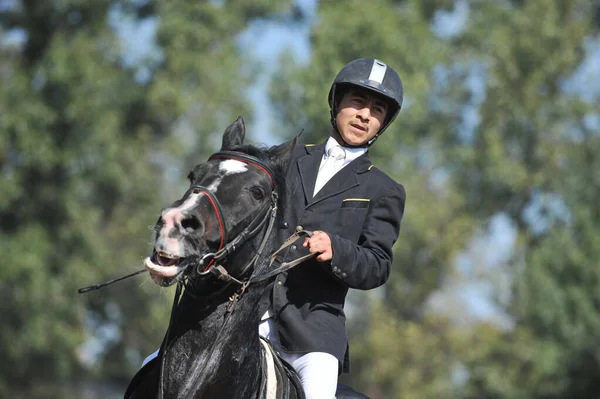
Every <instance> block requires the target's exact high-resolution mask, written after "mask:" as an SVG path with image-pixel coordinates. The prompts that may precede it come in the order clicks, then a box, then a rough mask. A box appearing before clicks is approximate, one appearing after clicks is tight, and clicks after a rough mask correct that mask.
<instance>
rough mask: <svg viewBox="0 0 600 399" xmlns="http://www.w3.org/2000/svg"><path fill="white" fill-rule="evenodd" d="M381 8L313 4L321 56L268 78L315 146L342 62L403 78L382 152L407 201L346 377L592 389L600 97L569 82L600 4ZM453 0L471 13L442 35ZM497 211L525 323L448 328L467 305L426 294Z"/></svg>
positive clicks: (467, 389)
mask: <svg viewBox="0 0 600 399" xmlns="http://www.w3.org/2000/svg"><path fill="white" fill-rule="evenodd" d="M376 4H377V7H365V6H364V4H363V3H362V2H358V1H356V2H354V1H348V2H344V4H343V5H341V4H340V3H339V2H333V1H321V2H319V12H318V16H317V18H316V21H315V24H314V26H313V28H312V31H311V43H312V45H313V48H312V58H311V60H310V63H309V64H308V65H307V66H306V67H301V68H298V67H296V68H294V67H293V65H291V63H289V60H288V61H285V60H284V62H288V64H286V68H284V71H285V73H282V74H280V76H279V77H278V78H277V79H276V80H275V82H274V84H273V87H272V96H273V98H274V99H275V103H276V104H278V107H279V108H278V112H279V113H280V114H282V115H284V116H285V118H286V121H287V123H288V124H289V125H291V126H293V128H292V129H290V130H291V131H296V130H298V129H299V128H305V129H306V130H307V134H306V140H307V141H309V142H314V141H320V140H322V139H324V138H325V137H326V136H327V135H328V133H329V131H330V124H329V115H328V106H327V91H328V90H329V87H330V85H331V81H332V79H333V77H334V76H335V73H336V72H337V71H338V70H339V69H340V68H341V67H342V66H343V65H344V64H345V63H346V62H348V61H349V60H351V59H354V58H358V57H376V58H380V59H381V60H383V61H384V62H386V63H388V64H389V65H391V66H393V67H394V68H395V69H396V70H397V71H399V73H400V75H401V77H402V78H403V82H404V86H405V92H406V96H405V107H404V109H403V110H402V111H401V112H400V115H399V117H398V119H397V121H396V122H395V123H394V125H392V127H391V128H390V129H388V131H386V133H385V134H384V135H383V137H382V138H381V139H380V140H379V141H378V142H377V143H376V144H375V145H374V147H373V148H372V150H371V154H372V158H373V159H374V163H375V164H376V165H377V166H379V167H381V168H382V169H384V170H386V171H387V172H389V173H390V174H391V175H392V176H393V177H395V178H397V180H399V181H400V182H402V183H404V184H405V186H406V188H407V193H408V200H407V208H406V214H405V218H404V222H403V228H402V231H401V234H400V240H399V242H398V243H397V244H396V247H395V263H394V270H393V272H392V273H393V274H392V277H391V278H390V281H389V282H388V283H387V284H386V286H385V287H384V288H383V289H382V290H381V291H379V292H377V293H376V294H375V295H373V296H370V295H359V296H358V297H357V298H355V299H354V300H353V302H352V305H353V306H354V307H355V308H356V309H355V311H354V312H352V315H353V316H352V317H351V318H350V327H351V329H350V332H351V341H352V342H353V343H354V345H353V346H352V349H353V351H352V355H353V359H354V366H355V367H354V368H353V370H354V371H353V373H352V375H351V376H350V377H347V378H349V380H350V381H352V383H353V384H354V386H356V387H358V388H361V389H362V390H363V391H364V392H367V391H368V392H370V393H371V394H372V395H373V397H375V398H388V397H389V398H391V397H394V398H395V397H398V398H400V397H401V398H407V397H408V398H429V397H469V398H471V397H472V398H567V397H574V398H591V397H597V396H598V395H600V387H599V386H598V383H597V382H596V381H598V379H597V378H596V376H597V375H598V368H599V367H600V362H599V361H598V350H597V349H596V348H597V346H598V342H599V340H598V332H597V331H598V328H597V327H598V323H599V320H600V314H599V313H598V310H597V309H598V305H599V302H598V283H599V278H598V271H597V267H596V265H597V262H596V259H597V255H598V251H599V250H600V246H599V244H598V238H597V237H600V231H598V228H597V227H596V226H597V225H598V221H599V219H598V216H599V215H598V211H597V207H595V206H594V205H593V204H594V202H595V197H596V194H597V192H598V172H597V171H598V170H600V169H599V168H598V156H597V155H596V154H597V153H598V149H599V148H598V137H599V134H598V133H599V127H598V123H597V118H598V113H597V112H598V109H599V108H598V104H599V102H598V97H597V94H596V97H594V96H591V97H590V96H588V98H587V99H584V98H583V97H582V96H581V95H580V92H578V91H577V90H574V89H573V87H572V77H573V76H577V74H579V73H580V69H579V68H580V67H581V65H582V62H584V57H585V55H586V51H585V49H586V43H588V42H589V41H593V40H594V38H596V43H597V38H598V27H599V24H598V20H597V15H599V14H598V13H599V9H598V5H597V2H594V1H585V0H580V1H578V0H571V1H569V0H542V1H538V2H518V1H514V2H496V1H482V2H468V3H467V2H462V3H461V2H453V1H452V2H450V1H427V2H421V1H410V0H405V1H395V2H392V1H378V2H376ZM459 7H467V8H468V10H467V12H468V14H467V18H466V19H465V20H464V24H463V26H462V27H460V29H457V30H456V31H455V32H450V33H448V34H443V33H441V31H440V29H439V28H440V19H439V17H440V16H441V14H440V12H441V11H445V12H447V11H452V10H454V9H455V8H459ZM584 90H585V88H584ZM469 115H470V116H471V117H469ZM472 115H476V116H477V118H476V119H473V118H472ZM594 121H596V122H594ZM498 215H503V217H505V218H507V220H508V221H509V224H510V226H512V227H511V228H514V229H515V232H516V237H517V240H516V245H515V248H513V251H512V253H511V254H510V256H509V261H508V262H507V264H506V265H504V264H502V265H500V266H499V267H501V268H502V269H501V270H500V271H499V272H500V273H501V274H504V275H505V276H508V278H509V281H512V295H511V298H510V301H509V302H508V304H506V302H504V303H500V304H499V305H501V306H502V307H501V309H502V311H504V312H506V315H507V316H508V317H509V319H510V320H512V321H513V322H514V324H515V327H514V328H510V329H508V330H505V329H504V328H499V327H497V326H494V325H486V324H482V325H478V324H472V325H470V327H469V328H464V326H463V325H461V324H459V325H456V323H449V324H445V323H447V322H448V321H450V319H456V317H459V316H460V315H461V314H464V313H466V312H467V309H463V308H460V307H457V308H456V309H454V310H453V312H451V313H445V314H442V315H441V316H440V315H439V312H434V313H432V309H431V307H430V306H429V301H428V300H429V299H430V298H431V295H432V294H433V293H435V292H436V291H437V290H439V289H440V288H441V287H443V285H444V283H445V282H446V281H447V280H448V279H452V278H453V275H454V274H455V272H456V271H455V269H454V266H455V265H456V261H457V255H464V254H465V252H466V250H467V248H468V246H469V245H471V243H472V241H471V239H472V237H476V236H477V235H479V234H483V233H482V232H485V231H486V230H487V228H488V225H489V223H490V221H491V220H492V219H493V218H494V217H496V216H498ZM490 283H491V284H492V285H493V284H494V283H496V281H494V280H491V281H490ZM372 298H376V299H375V300H374V302H375V303H376V305H371V304H370V299H372ZM379 298H381V299H382V301H380V300H379ZM373 306H375V308H374V307H373ZM374 309H375V310H374ZM434 310H435V309H434ZM432 314H436V315H437V316H435V317H434V318H433V319H432ZM434 320H435V321H434ZM440 323H442V325H445V326H446V328H442V329H440V328H439V325H440ZM467 326H469V325H467ZM415 331H417V333H415ZM402 341H405V342H404V344H405V345H406V347H401V345H402V344H403V342H402ZM439 356H446V357H444V358H443V361H437V360H436V359H439Z"/></svg>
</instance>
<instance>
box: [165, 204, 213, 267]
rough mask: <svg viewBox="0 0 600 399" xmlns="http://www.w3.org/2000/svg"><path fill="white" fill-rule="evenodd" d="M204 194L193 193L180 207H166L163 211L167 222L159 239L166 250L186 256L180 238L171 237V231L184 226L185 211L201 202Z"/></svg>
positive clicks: (172, 253) (176, 254)
mask: <svg viewBox="0 0 600 399" xmlns="http://www.w3.org/2000/svg"><path fill="white" fill-rule="evenodd" d="M202 196H204V194H203V193H191V194H190V195H189V196H188V197H187V199H186V200H185V202H184V203H182V204H181V205H179V206H178V207H176V208H169V209H165V210H164V211H163V214H162V219H163V220H164V222H165V224H164V225H163V227H162V229H161V231H160V235H159V239H160V241H161V242H160V244H161V246H162V247H164V249H163V250H164V251H165V252H168V253H169V254H171V255H175V256H179V257H183V256H185V254H184V248H183V246H182V245H181V243H180V241H179V238H171V237H169V233H170V232H171V230H172V229H182V228H183V227H182V226H181V222H182V221H183V219H184V218H185V216H184V212H185V211H187V210H189V209H191V208H193V207H195V206H196V205H197V204H198V203H199V202H200V199H201V197H202Z"/></svg>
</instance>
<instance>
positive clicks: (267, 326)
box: [258, 319, 338, 399]
mask: <svg viewBox="0 0 600 399" xmlns="http://www.w3.org/2000/svg"><path fill="white" fill-rule="evenodd" d="M258 331H259V334H260V335H262V336H263V337H265V338H267V339H268V340H269V341H271V343H272V344H273V346H274V347H275V349H279V342H278V341H277V337H276V335H275V334H274V331H275V330H274V325H273V321H272V320H270V319H266V320H262V322H261V323H260V325H259V329H258ZM281 357H282V358H283V359H284V360H285V361H287V362H288V363H289V364H290V365H291V366H292V367H293V368H294V370H296V373H298V376H299V377H300V380H301V381H302V388H304V393H305V394H306V399H334V398H335V391H336V388H337V380H338V360H337V359H336V358H335V356H333V355H330V354H329V353H324V352H310V353H300V354H298V353H294V354H285V353H281Z"/></svg>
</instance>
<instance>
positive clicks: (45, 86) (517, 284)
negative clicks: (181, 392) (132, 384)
mask: <svg viewBox="0 0 600 399" xmlns="http://www.w3.org/2000/svg"><path fill="white" fill-rule="evenodd" d="M269 24H276V25H278V26H284V27H285V29H287V30H288V31H293V32H296V33H298V34H299V35H300V34H302V33H305V34H306V35H305V36H306V37H305V38H306V39H307V42H308V44H309V48H310V51H309V53H307V54H305V55H304V57H303V58H302V57H301V59H299V57H298V56H297V55H295V54H293V52H292V51H289V52H287V53H284V54H283V56H282V57H281V58H278V59H276V60H275V61H273V60H270V59H267V58H266V57H264V56H263V55H262V53H260V51H259V50H260V49H261V48H262V49H264V48H268V47H269V46H275V45H276V44H277V43H278V39H281V38H279V37H276V35H270V36H269V35H266V33H264V32H268V31H269V29H268V28H269V26H271V25H269ZM599 28H600V4H598V2H597V1H594V0H539V1H537V2H522V1H491V0H490V1H479V2H467V1H451V0H427V1H419V0H402V1H400V0H398V1H392V0H380V1H374V2H371V3H369V5H367V4H366V3H365V2H362V1H358V0H356V1H355V0H349V1H345V2H339V1H333V0H321V1H307V0H303V1H300V0H298V1H291V0H288V1H285V0H281V1H269V0H260V1H251V0H248V1H246V0H243V1H235V2H233V1H204V2H186V1H182V0H173V1H169V2H158V1H142V0H121V1H108V0H87V1H77V0H63V1H44V2H41V1H28V0H12V1H8V0H5V1H0V81H1V84H0V179H1V182H0V183H1V184H0V187H1V192H2V195H0V249H1V250H2V253H3V255H4V259H5V264H4V265H3V266H2V267H1V268H0V317H1V319H2V322H3V323H2V327H0V353H2V354H3V359H2V362H0V397H11V398H109V397H122V393H123V390H124V388H125V386H126V384H127V383H128V381H129V379H130V378H131V376H132V375H133V373H134V372H135V370H136V369H137V368H139V365H140V363H141V361H142V359H143V357H144V356H145V355H147V354H149V353H150V352H152V351H154V350H155V349H156V348H157V347H158V346H159V344H160V341H161V339H162V336H163V334H164V331H165V329H166V325H167V322H168V311H169V307H170V304H171V297H170V296H169V295H165V294H164V291H162V290H159V289H158V288H157V287H155V286H154V285H153V283H151V282H149V281H148V279H147V277H138V278H136V279H132V281H124V282H122V283H119V284H118V285H114V286H111V287H107V288H104V289H103V290H100V291H96V292H94V293H92V294H87V295H85V296H80V295H77V293H76V290H77V288H79V287H82V286H85V285H89V284H92V283H95V282H100V281H104V280H107V279H110V278H113V277H115V276H118V275H121V274H124V273H127V272H130V271H134V270H136V269H137V268H139V267H140V263H141V259H142V258H143V257H144V256H145V255H147V253H148V251H150V250H151V248H150V244H149V242H150V240H151V238H150V237H151V235H150V230H149V226H151V225H153V223H154V222H155V219H156V216H157V213H158V211H159V210H160V208H162V207H163V206H165V205H166V204H167V203H169V202H171V201H172V199H173V196H174V195H178V194H177V193H178V192H181V191H182V190H183V189H184V187H185V186H186V179H185V176H186V175H187V171H188V170H189V169H190V168H191V167H192V166H193V165H194V164H195V163H197V162H199V161H203V160H204V159H206V156H207V155H208V154H210V153H211V152H212V151H214V150H215V149H216V148H217V146H218V145H219V140H220V136H221V133H222V131H223V129H224V128H225V127H226V126H227V125H228V124H229V123H230V122H231V121H233V120H234V119H235V118H236V117H237V116H238V115H243V116H244V118H245V119H246V121H247V122H248V124H249V135H250V138H251V139H254V140H255V141H271V142H272V143H276V142H281V141H284V140H287V139H289V138H291V137H292V136H293V135H294V134H295V133H296V132H297V131H298V130H300V129H305V134H304V136H303V140H304V141H305V142H319V141H321V140H324V139H325V137H326V136H327V135H328V133H329V130H330V124H329V113H328V106H327V92H328V90H329V87H330V85H331V82H332V80H333V78H334V76H335V74H336V73H337V71H338V70H339V69H340V68H341V67H342V66H343V65H344V64H346V63H347V62H348V61H350V60H351V59H354V58H359V57H376V58H379V59H381V60H383V61H384V62H386V63H388V64H389V65H391V66H392V67H394V68H395V69H396V70H397V71H398V72H399V74H400V76H401V77H402V79H403V82H404V86H405V92H406V96H405V105H404V107H403V110H402V111H401V113H400V115H399V117H398V119H397V121H396V122H395V123H394V124H393V125H392V126H391V127H390V128H389V129H388V130H387V131H386V133H385V134H384V135H383V136H382V137H381V138H380V139H379V140H378V141H377V143H376V144H375V145H374V146H373V147H372V149H371V154H372V158H373V160H374V163H375V164H376V165H377V166H378V167H380V168H382V169H384V170H385V171H386V172H388V173H389V174H390V175H391V176H393V177H394V178H396V179H397V180H398V181H400V182H402V183H403V184H404V185H405V187H406V189H407V193H408V201H407V208H406V214H405V218H404V221H403V226H402V232H401V235H400V239H399V240H398V242H397V244H396V246H395V262H394V268H393V274H392V276H391V278H390V281H389V282H388V283H387V284H386V285H385V286H384V287H382V288H380V289H377V290H374V291H371V292H355V293H353V294H352V296H351V297H350V301H349V304H348V306H347V308H348V309H347V310H348V315H349V321H348V324H349V330H350V339H351V355H352V373H351V374H350V375H345V376H343V379H344V380H345V381H346V382H348V383H350V384H351V385H352V386H353V387H354V388H356V389H358V390H361V391H363V392H365V393H367V394H368V395H370V396H371V397H373V398H374V399H378V398H403V399H404V398H414V399H420V398H489V399H492V398H493V399H496V398H498V399H501V398H502V399H504V398H506V399H509V398H511V399H512V398H523V399H525V398H540V399H542V398H544V399H554V398H556V399H558V398H586V399H592V398H598V397H600V383H598V381H599V380H598V378H597V376H598V375H599V374H600V352H599V350H598V347H599V346H600V313H599V312H598V309H599V307H600V269H599V268H598V261H597V259H598V258H599V257H600V228H599V227H598V225H600V223H599V222H600V211H599V209H600V208H599V207H598V206H596V205H594V203H595V199H596V195H597V194H599V191H600V174H599V173H600V172H599V171H600V164H599V163H600V160H599V157H598V155H597V154H598V151H599V150H600V115H599V111H598V110H599V109H600V107H599V105H600V33H599V30H600V29H599ZM256 31H258V32H259V34H258V35H254V36H252V35H250V36H249V35H248V32H255V33H256ZM261 31H262V32H263V33H264V34H263V35H262V36H261V35H260V32H261ZM257 38H258V39H257ZM260 38H262V39H264V41H263V40H261V39H260ZM301 40H304V39H303V38H302V37H300V36H298V37H297V38H296V39H295V41H296V42H297V41H301ZM279 45H281V44H279ZM266 75H268V76H269V77H268V78H266V79H265V76H266ZM265 81H266V83H268V84H269V86H268V94H269V96H268V97H267V98H264V97H263V98H262V99H261V101H260V102H257V100H256V97H253V96H252V95H251V93H252V90H255V89H256V86H257V82H259V83H261V82H262V84H263V85H264V84H265ZM265 110H270V112H267V114H266V115H267V118H270V119H269V120H268V121H267V122H266V123H263V124H262V125H261V124H260V123H259V121H257V120H256V119H257V118H255V117H253V116H254V115H262V118H263V119H264V115H265V114H264V112H265ZM265 126H266V127H267V129H266V130H267V132H265V131H264V130H265V128H264V127H265ZM251 127H255V128H256V129H255V130H251ZM259 128H260V129H259ZM259 130H260V131H259Z"/></svg>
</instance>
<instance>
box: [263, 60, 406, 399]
mask: <svg viewBox="0 0 600 399" xmlns="http://www.w3.org/2000/svg"><path fill="white" fill-rule="evenodd" d="M402 99H403V88H402V82H401V80H400V77H399V76H398V74H397V73H396V72H395V71H394V70H393V69H392V68H390V67H389V66H387V65H386V64H384V63H382V62H381V61H379V60H376V59H372V58H361V59H357V60H354V61H352V62H350V63H349V64H348V65H346V66H345V67H344V68H343V69H342V70H341V71H340V72H339V73H338V75H337V77H336V78H335V80H334V82H333V85H332V86H331V89H330V91H329V106H330V111H331V123H332V131H331V135H330V137H329V138H328V140H327V141H326V142H324V143H321V144H320V145H316V146H305V145H298V146H297V147H296V148H295V150H294V153H293V156H292V160H291V163H290V167H289V169H288V172H287V181H288V186H287V196H286V199H287V203H286V205H285V206H284V209H283V212H284V217H283V220H284V222H283V223H282V227H281V229H280V230H279V232H278V239H279V241H280V242H283V241H284V240H285V239H286V238H288V237H289V236H291V235H292V234H293V233H294V231H297V230H309V231H314V234H313V235H312V237H310V238H306V239H305V240H304V242H303V243H301V242H298V243H297V245H291V246H290V247H288V249H287V251H286V252H285V253H284V254H282V258H283V260H284V261H290V260H293V259H296V258H299V257H300V256H303V255H305V254H308V253H314V254H316V256H315V257H313V258H311V259H310V260H308V261H306V262H304V263H302V264H300V265H298V266H296V267H295V268H294V269H291V270H290V271H289V272H287V273H282V274H280V275H279V276H278V277H277V278H276V280H275V282H274V283H273V285H272V287H269V288H268V289H267V291H266V293H265V296H264V297H263V298H264V301H263V302H264V304H263V307H264V308H265V309H267V308H268V310H267V312H266V313H265V315H264V316H263V318H262V321H261V324H260V327H259V331H260V333H261V335H263V336H265V337H267V338H268V339H270V340H271V342H272V343H273V345H274V346H275V348H276V349H277V350H278V351H279V352H280V354H281V356H282V357H283V359H285V360H286V361H287V362H288V363H290V364H291V365H292V366H293V367H294V369H295V370H296V371H297V372H298V374H299V376H300V379H301V380H302V385H303V387H304V390H305V391H306V396H307V398H308V399H314V398H327V399H331V398H334V396H335V390H336V386H337V378H338V374H339V372H341V371H347V370H348V340H347V336H346V328H345V319H346V317H345V315H344V310H343V308H344V302H345V298H346V294H347V293H348V289H349V288H356V289H362V290H368V289H372V288H376V287H379V286H381V285H382V284H384V283H385V282H386V280H387V279H388V277H389V274H390V268H391V266H392V245H393V244H394V242H395V241H396V240H397V238H398V234H399V232H400V221H401V219H402V215H403V213H404V203H405V199H406V195H405V191H404V188H403V186H402V185H400V184H398V183H396V182H395V181H394V180H392V179H391V178H390V177H388V176H387V175H386V174H385V173H383V172H382V171H380V170H379V169H377V168H376V167H374V166H373V165H372V164H371V161H370V159H369V156H368V151H367V150H368V147H369V146H371V145H372V144H373V143H374V142H375V140H376V139H377V138H378V137H379V136H380V135H381V134H382V133H383V132H384V131H385V129H386V128H387V127H388V126H389V125H390V123H392V121H393V120H394V119H395V118H396V116H397V114H398V112H399V111H400V108H401V107H402ZM336 150H337V151H338V152H340V155H337V156H336V155H335V151H336ZM328 154H333V155H332V156H329V155H328ZM300 244H301V245H300Z"/></svg>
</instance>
